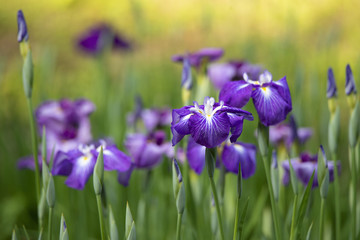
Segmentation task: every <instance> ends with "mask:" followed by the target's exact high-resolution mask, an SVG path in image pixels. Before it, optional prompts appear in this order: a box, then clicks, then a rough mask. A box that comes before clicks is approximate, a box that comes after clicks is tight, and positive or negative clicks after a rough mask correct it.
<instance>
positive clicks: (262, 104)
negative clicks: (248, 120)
mask: <svg viewBox="0 0 360 240" xmlns="http://www.w3.org/2000/svg"><path fill="white" fill-rule="evenodd" d="M286 89H287V90H288V88H287V87H284V86H283V85H274V84H272V85H270V86H268V87H262V88H256V89H255V90H253V92H252V99H253V103H254V106H255V109H256V111H257V113H258V115H259V119H260V121H261V123H262V124H264V125H265V126H270V125H275V124H277V123H280V122H281V121H283V120H285V119H286V116H287V114H288V113H289V112H290V111H291V110H292V104H291V98H290V92H289V93H286Z"/></svg>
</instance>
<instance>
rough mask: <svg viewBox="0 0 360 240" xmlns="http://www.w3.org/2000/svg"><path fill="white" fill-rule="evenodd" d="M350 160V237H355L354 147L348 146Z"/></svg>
mask: <svg viewBox="0 0 360 240" xmlns="http://www.w3.org/2000/svg"><path fill="white" fill-rule="evenodd" d="M350 161H351V181H352V185H351V186H352V198H353V199H352V213H351V216H352V218H351V232H352V239H354V240H355V239H356V163H355V147H350Z"/></svg>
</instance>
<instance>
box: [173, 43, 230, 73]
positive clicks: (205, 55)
mask: <svg viewBox="0 0 360 240" xmlns="http://www.w3.org/2000/svg"><path fill="white" fill-rule="evenodd" d="M223 54H224V50H222V49H221V48H203V49H200V50H199V51H197V52H193V53H189V54H185V55H174V56H173V57H172V60H173V61H174V62H181V63H182V62H183V61H184V59H185V58H188V59H189V63H190V65H191V66H193V67H195V68H199V67H200V65H201V64H202V63H203V62H206V63H209V62H213V61H216V60H218V59H219V58H220V57H221V56H222V55H223Z"/></svg>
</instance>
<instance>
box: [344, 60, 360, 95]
mask: <svg viewBox="0 0 360 240" xmlns="http://www.w3.org/2000/svg"><path fill="white" fill-rule="evenodd" d="M356 92H357V91H356V86H355V80H354V76H353V73H352V71H351V67H350V64H348V65H346V84H345V93H346V95H350V94H352V93H353V94H356Z"/></svg>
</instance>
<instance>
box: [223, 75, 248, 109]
mask: <svg viewBox="0 0 360 240" xmlns="http://www.w3.org/2000/svg"><path fill="white" fill-rule="evenodd" d="M252 88H253V87H252V85H251V84H248V83H247V82H245V81H243V80H240V81H233V82H227V83H226V84H225V85H224V87H223V88H222V89H221V91H220V95H219V99H220V101H223V102H224V103H225V104H226V105H229V106H233V107H237V108H241V107H243V106H245V105H246V104H247V103H248V102H249V100H250V98H251V94H252Z"/></svg>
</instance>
